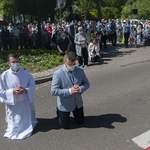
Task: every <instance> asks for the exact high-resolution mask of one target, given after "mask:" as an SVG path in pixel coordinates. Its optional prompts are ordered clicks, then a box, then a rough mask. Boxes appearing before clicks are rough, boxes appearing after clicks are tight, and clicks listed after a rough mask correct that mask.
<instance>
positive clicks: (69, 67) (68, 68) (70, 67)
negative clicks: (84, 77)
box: [66, 65, 75, 71]
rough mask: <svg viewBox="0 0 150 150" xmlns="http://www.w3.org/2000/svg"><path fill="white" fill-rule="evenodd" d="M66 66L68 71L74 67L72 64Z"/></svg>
mask: <svg viewBox="0 0 150 150" xmlns="http://www.w3.org/2000/svg"><path fill="white" fill-rule="evenodd" d="M66 68H67V70H68V71H73V70H74V68H75V65H73V66H69V65H66Z"/></svg>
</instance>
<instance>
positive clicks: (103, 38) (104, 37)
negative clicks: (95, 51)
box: [100, 35, 107, 49]
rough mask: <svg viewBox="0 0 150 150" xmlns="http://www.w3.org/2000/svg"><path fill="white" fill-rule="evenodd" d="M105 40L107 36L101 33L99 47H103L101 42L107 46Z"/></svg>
mask: <svg viewBox="0 0 150 150" xmlns="http://www.w3.org/2000/svg"><path fill="white" fill-rule="evenodd" d="M106 41H107V36H106V35H102V37H101V43H100V49H102V48H103V46H102V44H104V48H107V46H106Z"/></svg>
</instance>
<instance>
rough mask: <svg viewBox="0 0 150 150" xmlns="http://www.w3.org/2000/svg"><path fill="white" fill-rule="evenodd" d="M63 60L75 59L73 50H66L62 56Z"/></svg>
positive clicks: (72, 60)
mask: <svg viewBox="0 0 150 150" xmlns="http://www.w3.org/2000/svg"><path fill="white" fill-rule="evenodd" d="M65 60H69V61H71V62H74V61H76V54H75V53H74V52H71V51H69V52H67V53H66V54H65V56H64V61H65Z"/></svg>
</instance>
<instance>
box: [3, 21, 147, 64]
mask: <svg viewBox="0 0 150 150" xmlns="http://www.w3.org/2000/svg"><path fill="white" fill-rule="evenodd" d="M39 29H40V32H39ZM108 42H110V43H111V44H112V46H116V45H117V44H118V43H122V42H123V43H124V45H125V47H126V48H127V47H128V46H129V44H130V46H137V45H141V44H144V45H150V21H148V20H147V21H146V22H145V24H144V25H143V24H141V22H140V21H139V22H138V24H137V25H136V26H135V25H132V24H130V20H129V19H126V22H125V23H123V22H121V21H120V20H119V19H116V20H115V19H109V20H105V19H102V20H101V21H93V20H90V21H89V20H83V21H77V20H74V21H72V22H67V21H62V22H61V23H60V22H58V23H52V22H51V21H48V22H47V21H43V22H42V23H41V24H40V28H39V27H38V24H37V23H35V22H34V23H30V24H17V25H16V24H15V25H13V24H12V23H9V25H8V26H5V25H1V26H0V49H1V50H9V49H15V50H17V49H20V50H22V49H29V48H35V49H36V48H38V47H40V46H41V45H42V47H44V48H46V49H57V50H58V52H59V53H60V54H62V55H64V54H65V53H66V52H67V51H73V52H75V53H76V54H77V56H78V63H79V65H80V66H81V65H83V66H87V61H88V60H90V61H97V60H99V58H100V56H101V55H100V50H101V49H103V48H104V49H106V48H107V43H108ZM83 61H84V63H83Z"/></svg>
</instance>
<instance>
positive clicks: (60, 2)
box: [57, 0, 66, 24]
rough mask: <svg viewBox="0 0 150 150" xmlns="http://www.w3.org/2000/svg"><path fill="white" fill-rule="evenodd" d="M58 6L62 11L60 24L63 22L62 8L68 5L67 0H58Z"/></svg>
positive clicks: (60, 11)
mask: <svg viewBox="0 0 150 150" xmlns="http://www.w3.org/2000/svg"><path fill="white" fill-rule="evenodd" d="M57 6H58V8H59V13H60V24H61V23H62V17H61V16H62V9H63V8H64V7H65V6H66V0H57Z"/></svg>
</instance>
